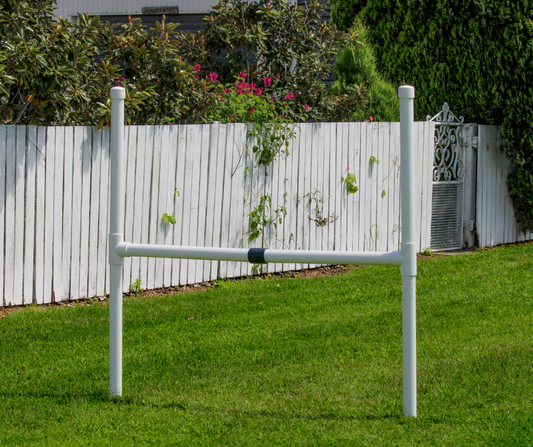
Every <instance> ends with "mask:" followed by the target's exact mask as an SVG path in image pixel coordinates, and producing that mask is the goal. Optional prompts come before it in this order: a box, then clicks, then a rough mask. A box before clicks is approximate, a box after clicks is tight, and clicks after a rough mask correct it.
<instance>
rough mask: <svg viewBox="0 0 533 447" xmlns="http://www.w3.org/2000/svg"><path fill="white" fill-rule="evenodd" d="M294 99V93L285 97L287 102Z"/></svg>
mask: <svg viewBox="0 0 533 447" xmlns="http://www.w3.org/2000/svg"><path fill="white" fill-rule="evenodd" d="M293 98H294V93H292V92H291V93H287V94H286V95H285V99H286V100H287V101H290V100H291V99H293Z"/></svg>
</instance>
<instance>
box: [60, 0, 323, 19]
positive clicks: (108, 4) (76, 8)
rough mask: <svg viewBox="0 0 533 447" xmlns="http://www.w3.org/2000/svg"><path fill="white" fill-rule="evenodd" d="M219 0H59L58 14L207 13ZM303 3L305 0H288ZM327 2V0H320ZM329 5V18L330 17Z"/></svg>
mask: <svg viewBox="0 0 533 447" xmlns="http://www.w3.org/2000/svg"><path fill="white" fill-rule="evenodd" d="M217 1H218V0H57V10H56V16H61V17H63V18H67V19H69V20H72V19H73V18H74V19H75V17H76V16H77V14H78V13H79V12H82V13H88V14H91V15H124V14H125V15H129V14H132V15H135V14H142V8H143V7H164V6H177V7H178V8H179V13H180V14H194V13H204V14H205V13H207V12H209V11H211V9H212V8H211V7H212V6H213V5H215V4H216V3H217ZM288 1H289V3H296V2H298V5H302V4H304V3H305V0H288ZM319 1H320V3H325V2H326V1H327V0H319ZM330 9H331V7H330V6H329V5H328V14H327V16H328V17H327V18H328V19H329V10H330Z"/></svg>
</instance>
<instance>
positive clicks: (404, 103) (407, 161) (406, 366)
mask: <svg viewBox="0 0 533 447" xmlns="http://www.w3.org/2000/svg"><path fill="white" fill-rule="evenodd" d="M398 97H399V99H400V135H401V188H402V220H401V232H402V246H401V249H402V255H403V257H404V262H403V264H402V344H403V415H404V416H407V417H416V248H417V247H416V234H415V214H414V211H415V200H416V198H415V188H414V180H415V177H414V176H415V175H416V171H415V154H414V144H413V143H414V141H413V135H414V98H415V89H414V87H412V86H410V85H403V86H401V87H400V88H399V89H398Z"/></svg>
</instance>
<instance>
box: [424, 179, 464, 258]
mask: <svg viewBox="0 0 533 447" xmlns="http://www.w3.org/2000/svg"><path fill="white" fill-rule="evenodd" d="M463 188H464V185H463V182H438V183H437V182H436V183H433V202H432V205H433V209H432V213H431V249H432V250H457V249H461V248H463V208H464V207H463V200H464V193H463Z"/></svg>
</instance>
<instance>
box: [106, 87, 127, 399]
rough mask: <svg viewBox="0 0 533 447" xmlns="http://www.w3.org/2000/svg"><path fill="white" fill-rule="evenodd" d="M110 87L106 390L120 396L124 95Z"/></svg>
mask: <svg viewBox="0 0 533 447" xmlns="http://www.w3.org/2000/svg"><path fill="white" fill-rule="evenodd" d="M125 98H126V92H125V90H124V88H122V87H113V88H112V89H111V187H110V191H111V197H110V204H109V265H110V271H111V277H110V289H109V392H110V393H111V395H112V396H122V274H123V265H124V259H123V258H122V257H121V256H119V255H118V254H117V253H116V252H115V247H116V246H117V245H118V244H119V243H121V242H123V241H124V234H123V233H122V232H123V229H124V192H125V191H124V188H125V186H124V168H123V166H124V99H125Z"/></svg>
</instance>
